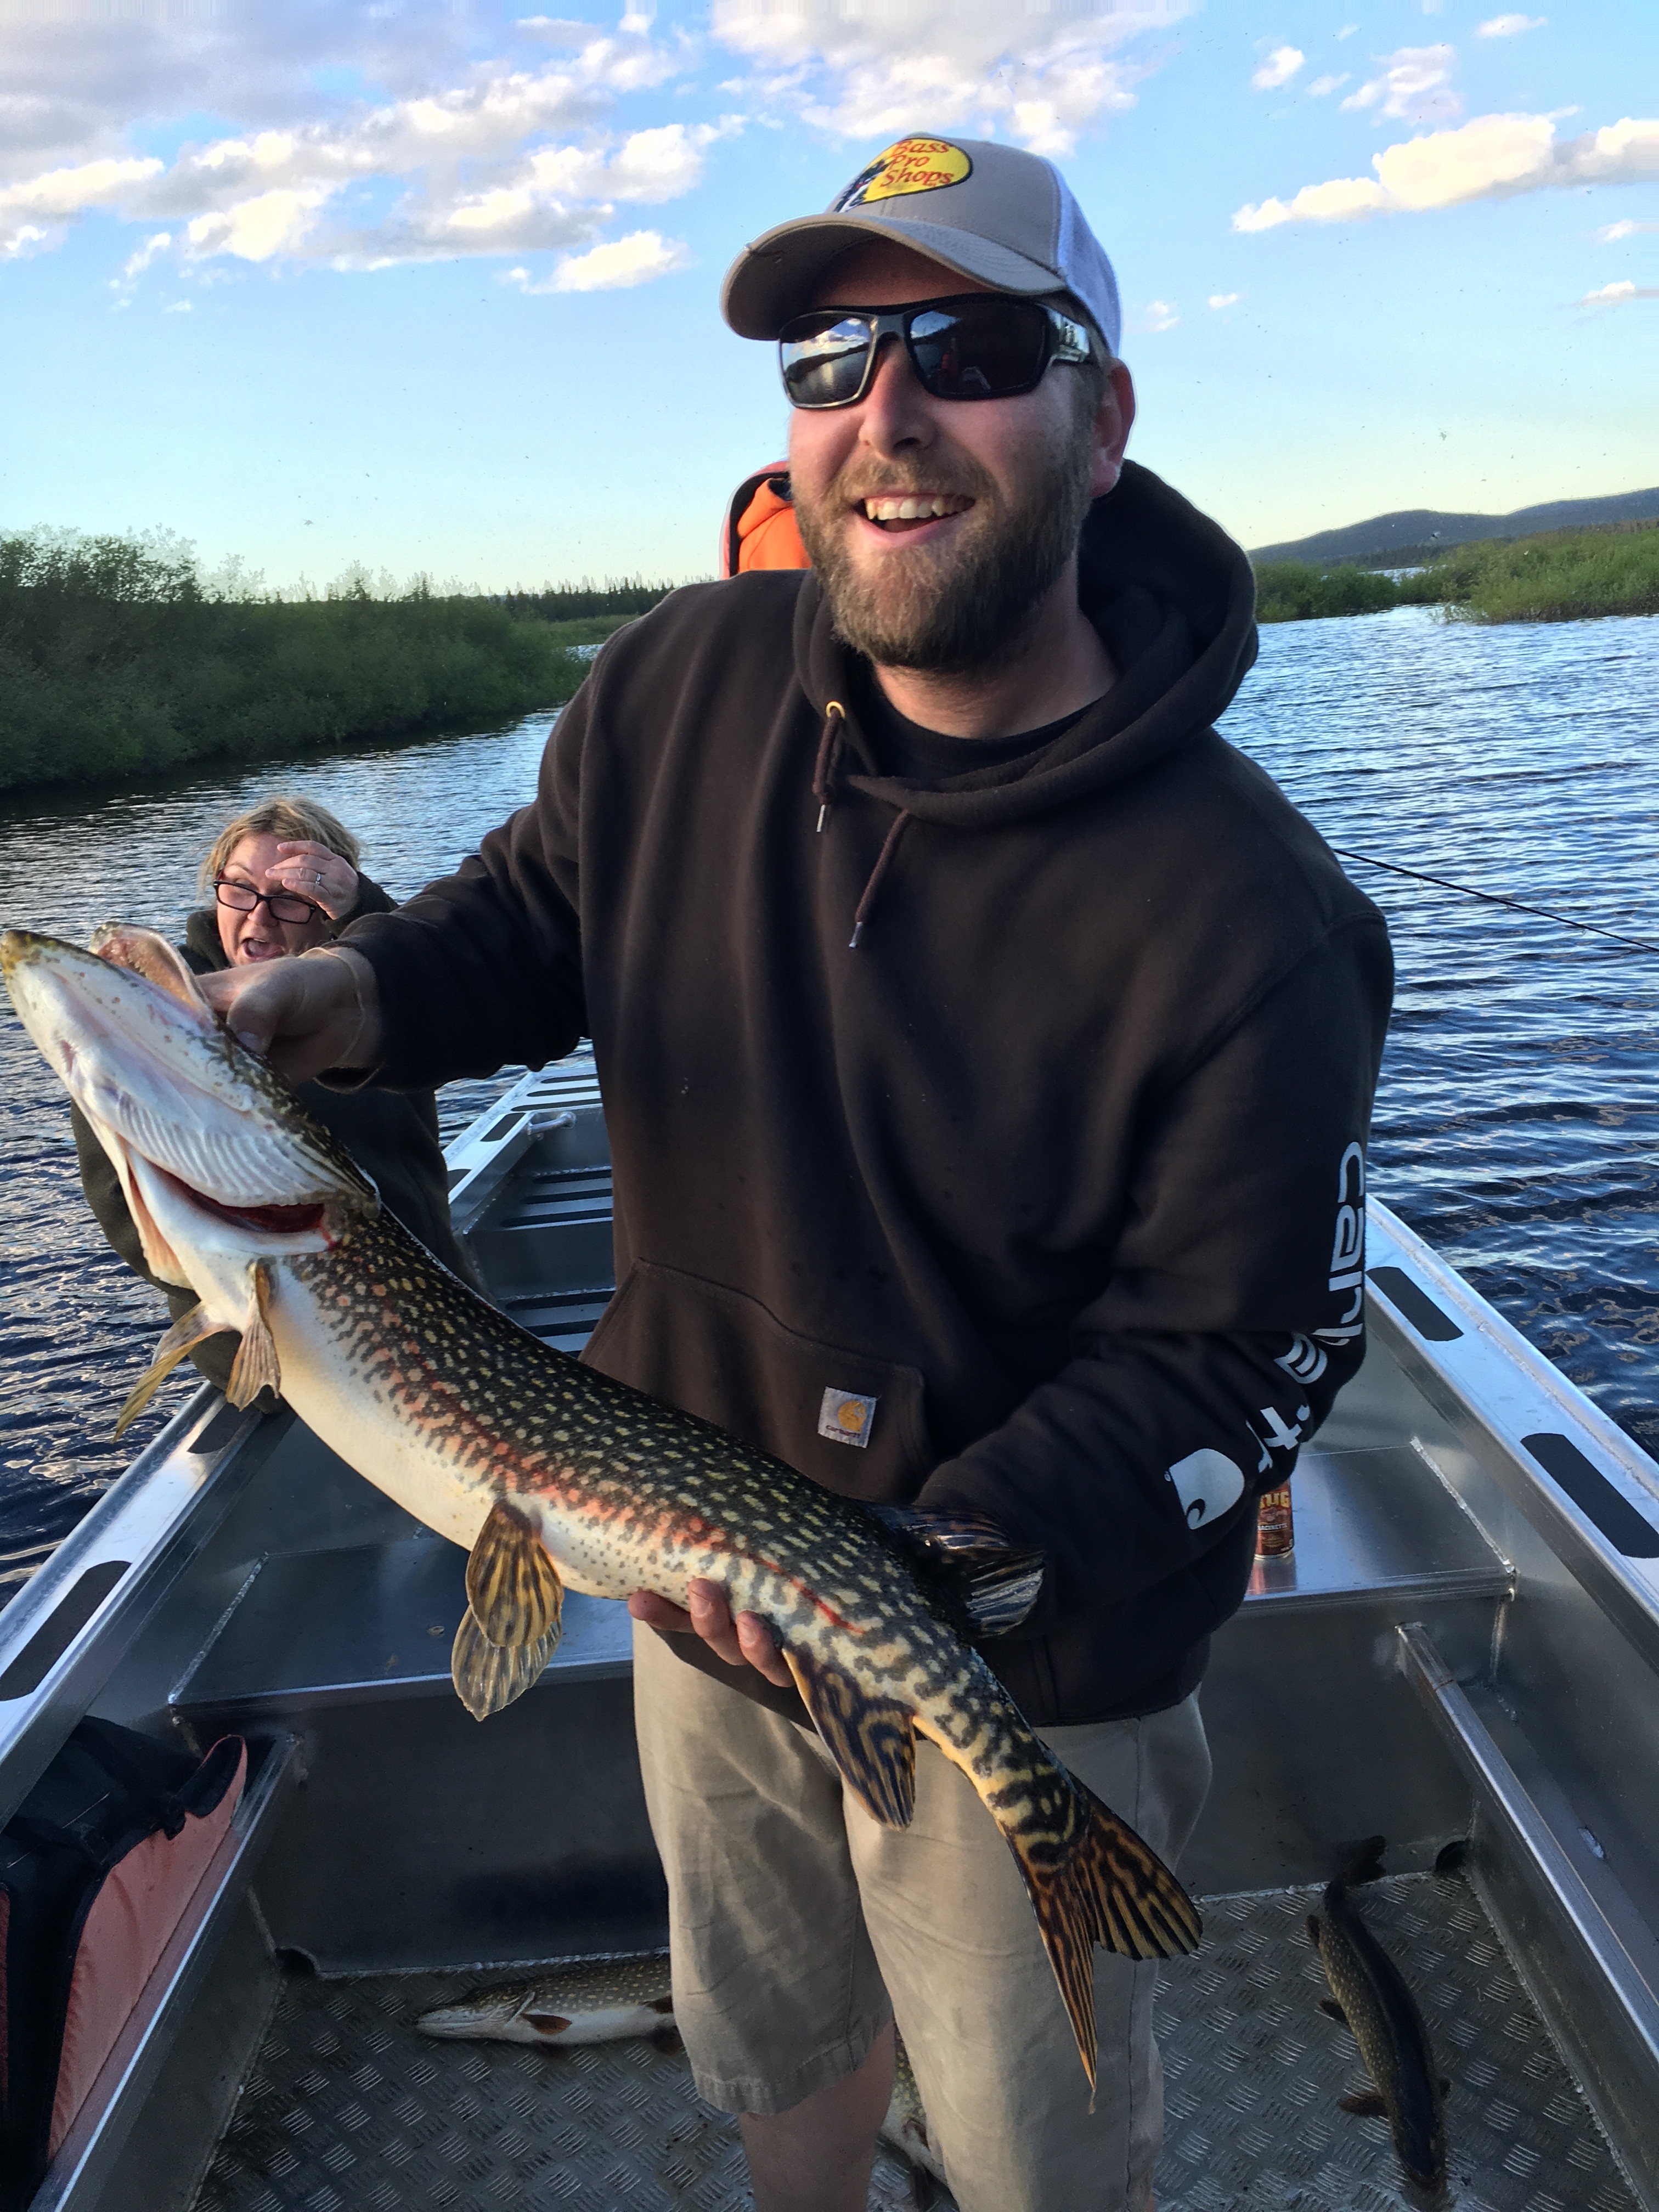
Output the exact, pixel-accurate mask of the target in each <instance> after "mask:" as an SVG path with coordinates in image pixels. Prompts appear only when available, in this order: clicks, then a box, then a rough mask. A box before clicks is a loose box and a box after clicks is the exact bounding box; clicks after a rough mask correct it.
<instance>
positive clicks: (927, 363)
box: [910, 299, 1048, 399]
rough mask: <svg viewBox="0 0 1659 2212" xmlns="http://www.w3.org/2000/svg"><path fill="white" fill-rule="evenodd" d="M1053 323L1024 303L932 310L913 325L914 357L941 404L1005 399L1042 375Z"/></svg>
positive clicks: (969, 304)
mask: <svg viewBox="0 0 1659 2212" xmlns="http://www.w3.org/2000/svg"><path fill="white" fill-rule="evenodd" d="M1047 342H1048V318H1047V317H1046V316H1045V315H1044V313H1043V312H1042V308H1041V307H1036V306H1033V305H1031V304H1030V303H1028V302H1027V301H1021V300H995V299H991V300H987V301H984V302H983V304H982V305H981V303H980V302H978V301H972V300H968V301H960V302H958V303H957V305H956V306H954V307H931V308H928V309H926V310H925V311H924V312H923V313H921V314H919V315H917V316H916V318H915V321H914V322H913V323H912V324H911V325H910V357H911V359H912V360H913V361H914V362H915V365H916V374H917V375H918V376H919V377H920V378H921V381H922V383H923V385H924V386H926V387H927V390H928V391H929V392H932V393H933V397H934V398H935V399H1000V398H1006V396H1008V395H1009V394H1010V393H1012V392H1029V391H1030V388H1031V386H1033V385H1034V384H1035V383H1036V380H1037V379H1038V378H1039V377H1040V376H1041V374H1042V369H1043V365H1044V362H1045V360H1046V357H1047V350H1048V343H1047Z"/></svg>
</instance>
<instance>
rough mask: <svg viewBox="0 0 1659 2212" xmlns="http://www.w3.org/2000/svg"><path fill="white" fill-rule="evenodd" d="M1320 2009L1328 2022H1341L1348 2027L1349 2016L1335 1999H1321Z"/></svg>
mask: <svg viewBox="0 0 1659 2212" xmlns="http://www.w3.org/2000/svg"><path fill="white" fill-rule="evenodd" d="M1319 2009H1320V2010H1321V2012H1322V2013H1323V2014H1324V2015H1325V2017H1326V2019H1327V2020H1340V2021H1341V2023H1342V2025H1343V2027H1346V2026H1347V2024H1348V2015H1347V2014H1346V2013H1345V2012H1344V2011H1343V2009H1342V2008H1341V2006H1340V2004H1338V2002H1337V2001H1336V1999H1335V1998H1334V1997H1321V1999H1320V2000H1319Z"/></svg>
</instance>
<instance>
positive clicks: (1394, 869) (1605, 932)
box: [1331, 845, 1659, 953]
mask: <svg viewBox="0 0 1659 2212" xmlns="http://www.w3.org/2000/svg"><path fill="white" fill-rule="evenodd" d="M1331 850H1332V852H1334V854H1336V857H1337V859H1338V860H1359V861H1362V862H1363V863H1364V866H1366V867H1368V868H1387V869H1388V870H1389V873H1390V874H1392V875H1396V876H1409V877H1410V878H1411V879H1412V881H1413V883H1418V884H1438V885H1439V886H1440V888H1441V890H1443V891H1461V892H1462V895H1463V896H1464V897H1465V898H1473V899H1485V900H1486V902H1487V904H1488V905H1490V906H1507V907H1513V908H1514V909H1515V911H1516V914H1536V915H1542V917H1543V919H1544V920H1545V921H1559V922H1562V923H1565V926H1566V927H1567V928H1569V929H1583V930H1588V931H1589V934H1590V935H1591V936H1592V937H1610V938H1611V939H1613V943H1614V944H1615V945H1633V946H1634V947H1635V949H1636V951H1638V952H1653V953H1659V945H1650V944H1649V943H1648V941H1647V939H1645V938H1643V937H1621V936H1620V934H1619V932H1618V931H1617V930H1616V929H1604V928H1603V927H1602V926H1601V923H1600V922H1599V921H1579V919H1578V917H1577V915H1572V914H1557V913H1556V912H1555V911H1554V910H1553V908H1550V907H1547V906H1528V904H1527V902H1526V901H1525V900H1524V899H1512V898H1505V897H1504V895H1503V893H1502V892H1501V891H1478V890H1475V888H1474V885H1473V884H1455V883H1453V881H1452V880H1451V878H1450V877H1449V876H1428V875H1425V874H1424V872H1423V871H1422V870H1421V869H1420V868H1402V867H1401V865H1400V863H1399V861H1398V860H1374V859H1373V858H1372V857H1371V855H1370V854H1369V853H1345V852H1344V851H1343V849H1342V848H1341V846H1340V845H1333V846H1332V848H1331Z"/></svg>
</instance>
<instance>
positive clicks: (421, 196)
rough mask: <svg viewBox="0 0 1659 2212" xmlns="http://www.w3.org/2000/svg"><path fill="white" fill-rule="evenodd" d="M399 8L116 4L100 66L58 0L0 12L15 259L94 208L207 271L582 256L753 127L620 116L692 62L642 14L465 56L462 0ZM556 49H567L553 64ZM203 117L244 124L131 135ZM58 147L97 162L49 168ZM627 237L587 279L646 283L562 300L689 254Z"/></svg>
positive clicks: (547, 22) (0, 203)
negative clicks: (378, 24) (174, 151)
mask: <svg viewBox="0 0 1659 2212" xmlns="http://www.w3.org/2000/svg"><path fill="white" fill-rule="evenodd" d="M393 12H394V11H392V10H390V9H384V8H371V9H366V10H362V11H359V10H356V9H352V10H347V9H339V8H338V7H337V5H336V4H333V0H287V4H285V6H284V8H283V9H280V10H274V11H270V15H271V16H272V17H273V18H280V21H277V20H266V15H265V13H264V11H254V12H252V13H250V12H248V11H246V10H240V9H239V10H236V11H234V14H235V17H236V23H235V25H234V27H228V25H227V22H226V21H225V18H227V17H228V16H229V15H230V14H231V13H232V11H229V10H225V11H222V12H221V13H218V14H216V15H214V17H213V19H212V20H211V21H209V20H208V19H207V18H206V17H204V18H203V19H201V20H199V21H198V20H197V17H196V15H194V14H193V13H191V14H189V15H181V14H180V12H179V11H178V10H169V11H167V13H166V15H165V16H164V17H163V16H162V14H161V11H159V10H148V9H147V10H143V11H135V15H134V16H131V17H130V16H129V15H128V13H127V12H126V11H125V10H123V11H121V12H120V14H119V17H118V20H112V21H110V22H108V23H104V22H102V21H101V20H100V37H99V40H98V41H97V42H94V48H93V50H92V52H90V55H89V56H88V51H87V50H88V41H87V40H86V39H85V38H84V36H83V35H82V34H81V33H78V32H76V31H75V30H74V27H73V26H72V25H70V24H67V23H59V22H58V21H57V20H56V15H57V11H56V10H54V11H52V20H51V21H46V20H45V18H44V17H43V19H42V21H40V22H36V21H33V19H32V20H31V22H30V23H29V24H28V25H27V26H25V27H23V29H22V30H21V31H17V30H15V27H14V24H13V23H12V22H11V21H7V20H0V67H3V69H4V70H5V76H6V82H7V84H8V89H7V91H6V92H4V93H3V94H0V148H3V149H4V150H3V151H0V254H3V253H11V254H14V255H15V254H18V253H21V252H28V251H34V250H40V249H41V248H43V247H44V246H49V245H53V244H57V243H58V242H60V240H62V238H63V237H64V235H65V234H66V227H67V225H68V224H69V223H70V222H74V221H76V220H78V219H80V218H81V217H82V216H85V215H86V214H87V213H88V211H89V210H106V211H107V212H109V213H111V214H112V215H114V216H117V217H118V219H120V220H122V221H124V222H150V223H154V222H156V220H157V219H158V218H159V219H160V221H161V222H164V223H166V224H167V226H168V227H169V228H168V233H167V236H168V242H169V243H170V244H174V245H176V246H177V247H178V248H179V249H180V250H181V251H182V252H183V253H184V255H185V258H186V260H187V261H189V262H193V263H196V264H210V263H212V262H213V261H215V260H217V259H228V260H230V261H243V262H249V263H253V264H276V263H280V262H283V261H293V260H298V261H302V262H307V261H308V262H318V261H323V262H328V263H331V264H333V265H334V266H336V267H337V268H343V269H373V268H380V267H383V266H385V265H386V264H388V263H391V262H396V261H403V260H431V259H438V258H453V257H455V256H458V255H475V254H500V253H513V254H520V253H525V252H537V251H543V250H552V251H556V252H570V251H572V250H573V249H586V248H592V247H596V246H602V245H603V242H604V239H605V231H606V230H607V228H609V227H610V226H611V222H612V219H613V217H614V216H615V215H616V213H617V207H618V205H619V204H659V203H661V202H663V201H665V200H670V199H673V198H677V197H679V196H680V195H682V194H683V193H684V192H687V191H690V190H691V189H692V188H693V187H694V186H695V185H696V184H697V183H698V182H699V181H700V180H701V179H702V173H703V169H704V166H705V161H706V152H707V149H708V146H709V145H710V144H711V143H713V142H714V140H715V139H717V138H720V137H725V136H726V135H728V134H729V132H731V131H733V130H735V129H738V128H740V127H741V122H742V118H738V117H726V118H722V119H721V120H720V122H718V123H712V124H703V125H687V124H684V123H676V124H671V125H666V126H664V127H660V128H657V129H651V130H643V131H633V132H632V133H629V132H627V131H620V130H618V129H617V127H616V123H615V115H616V111H617V107H618V105H619V103H621V102H622V101H623V100H625V99H626V98H627V97H628V96H629V94H637V93H641V92H646V91H649V90H652V89H653V88H656V87H658V86H660V85H662V84H664V83H665V82H668V81H669V80H670V79H671V78H672V77H673V76H675V75H676V74H678V73H679V72H680V71H682V70H684V67H685V65H686V62H687V58H688V55H689V52H690V48H689V45H688V43H687V41H686V40H684V39H683V38H680V37H678V36H675V37H672V38H669V39H665V40H659V39H658V38H657V37H656V35H655V33H654V32H653V27H652V24H651V22H650V21H649V18H648V17H647V16H646V15H641V14H640V13H638V12H637V11H635V10H632V9H630V11H629V13H626V14H624V15H623V16H622V19H621V21H620V22H619V23H618V24H617V27H616V28H615V29H614V30H605V29H604V28H602V27H596V26H595V25H593V24H591V23H565V22H561V21H556V20H554V19H551V18H540V19H529V20H528V21H526V23H525V24H524V25H522V26H515V27H514V32H515V33H517V34H519V35H520V36H522V35H526V34H527V35H529V36H531V37H532V38H533V39H534V40H536V41H537V43H538V46H539V47H540V48H541V49H542V50H543V51H542V52H538V54H536V55H535V56H533V57H532V58H528V59H524V58H514V57H513V56H512V55H508V56H507V57H504V58H496V59H494V60H490V61H483V62H480V61H476V60H473V59H471V58H469V57H467V55H466V54H465V52H464V51H462V50H460V48H459V38H460V33H459V31H458V29H457V22H458V21H459V17H460V16H461V15H465V14H466V12H467V11H465V10H458V9H454V8H453V7H452V6H449V5H448V4H447V0H404V4H403V5H402V6H400V7H399V8H398V9H397V10H396V11H395V14H396V17H397V20H396V23H395V25H389V26H388V27H386V28H384V29H381V30H377V31H374V33H372V35H371V34H370V33H368V31H366V29H365V25H366V24H368V23H369V22H370V21H372V20H374V19H379V18H380V17H381V16H390V15H392V13H393ZM137 13H142V15H143V19H144V20H137V19H136V17H137ZM152 16H154V17H155V18H157V19H158V20H155V21H152V20H149V19H150V18H151V17H152ZM106 32H107V33H108V34H109V36H108V38H107V40H106V37H105V33H106ZM233 32H234V34H233ZM393 33H395V36H394V35H393ZM106 46H107V47H112V48H113V49H114V50H116V53H115V58H113V59H112V56H111V54H110V53H109V52H106ZM548 46H553V47H555V48H556V49H558V51H557V52H556V53H554V54H553V55H551V56H549V55H548V54H547V53H546V52H545V49H546V48H547V47H548ZM121 60H125V65H126V68H127V71H128V76H127V78H126V79H125V80H124V79H123V78H122V76H121V75H120V70H119V67H118V63H119V62H120V61H121ZM77 64H78V66H77ZM262 65H263V66H262ZM325 66H326V67H328V68H329V69H330V70H331V71H332V72H333V73H334V74H336V75H346V74H348V73H350V74H356V75H357V76H361V78H362V80H363V81H365V82H376V83H381V84H385V85H386V86H387V87H388V88H389V90H388V91H387V92H386V93H384V94H379V95H377V96H375V97H374V98H362V99H355V100H353V99H344V98H331V97H325V96H324V95H322V94H319V93H318V92H317V91H316V89H315V78H316V76H317V74H318V72H319V70H322V69H323V68H324V67H325ZM446 72H447V73H446ZM273 86H274V87H275V88H276V90H275V94H273V89H272V88H273ZM196 109H204V110H207V111H209V112H213V113H216V114H226V113H228V114H231V115H233V116H240V117H241V118H245V121H244V123H243V127H241V128H239V129H236V130H234V131H231V132H229V133H228V135H226V136H223V137H218V138H216V139H213V140H210V141H209V142H206V143H197V144H195V145H190V146H186V147H185V148H184V149H182V150H181V151H180V152H179V154H178V155H176V156H175V157H174V158H173V160H172V161H170V162H163V161H160V160H158V159H156V158H155V157H154V156H152V155H146V156H143V157H139V156H137V155H132V154H131V153H130V152H128V151H127V150H126V149H125V146H124V144H123V143H122V141H123V139H124V137H125V131H126V129H127V127H128V125H129V124H130V121H131V118H134V117H136V116H137V115H140V114H143V115H145V116H146V117H147V118H157V117H165V116H167V115H176V114H181V113H187V112H191V111H192V110H196ZM20 148H21V149H22V150H21V152H20V150H19V149H20ZM48 149H55V150H56V151H57V152H58V153H62V152H64V151H65V150H68V151H73V152H75V153H76V154H77V155H80V156H82V157H83V158H77V159H76V160H72V161H63V160H50V161H49V160H44V159H42V155H43V153H45V152H46V151H47V150H48ZM8 171H9V172H10V174H9V181H8V180H6V179H7V178H8ZM157 235H161V233H157ZM654 235H655V234H654V233H651V234H647V233H639V234H635V237H636V238H638V237H646V236H654ZM160 250H161V249H159V248H158V249H157V251H160ZM144 251H145V249H143V248H142V247H141V248H140V252H141V253H143V252H144ZM661 251H662V253H664V254H667V253H669V252H670V249H669V248H666V247H663V248H662V249H661ZM674 251H678V249H674ZM617 254H618V256H619V258H617V259H616V260H615V261H614V263H606V262H603V261H601V262H596V263H595V264H593V266H594V268H595V270H605V268H607V267H611V266H614V267H616V268H617V269H623V268H626V269H629V270H635V271H636V272H637V273H635V274H630V275H628V276H617V275H612V276H599V275H595V276H587V277H582V276H577V277H576V278H575V279H574V280H572V281H571V283H566V284H564V285H562V289H580V288H582V287H583V286H585V285H588V284H592V283H599V282H604V283H623V282H627V283H641V282H643V281H645V278H646V276H648V275H651V274H653V273H660V270H661V268H664V267H668V266H671V265H674V264H673V262H672V260H671V259H669V260H661V259H659V260H658V261H656V262H653V259H652V258H651V256H650V255H649V254H646V255H645V256H644V257H643V258H641V250H640V248H639V247H638V246H637V245H636V244H635V242H634V241H633V240H627V239H624V240H620V241H617ZM630 257H631V258H630ZM143 265H146V264H144V263H143V262H141V263H139V264H138V265H137V267H135V266H134V265H133V264H131V262H130V263H129V264H128V266H127V267H126V268H125V269H124V270H123V271H122V273H121V275H120V276H118V277H117V278H116V279H114V280H113V282H114V289H116V290H117V292H118V294H120V295H123V296H129V295H130V294H131V287H132V284H133V283H135V282H136V280H137V276H138V275H139V274H140V273H141V272H142V268H143ZM561 265H562V266H563V265H568V264H561ZM555 275H556V276H557V271H556V272H555Z"/></svg>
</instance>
